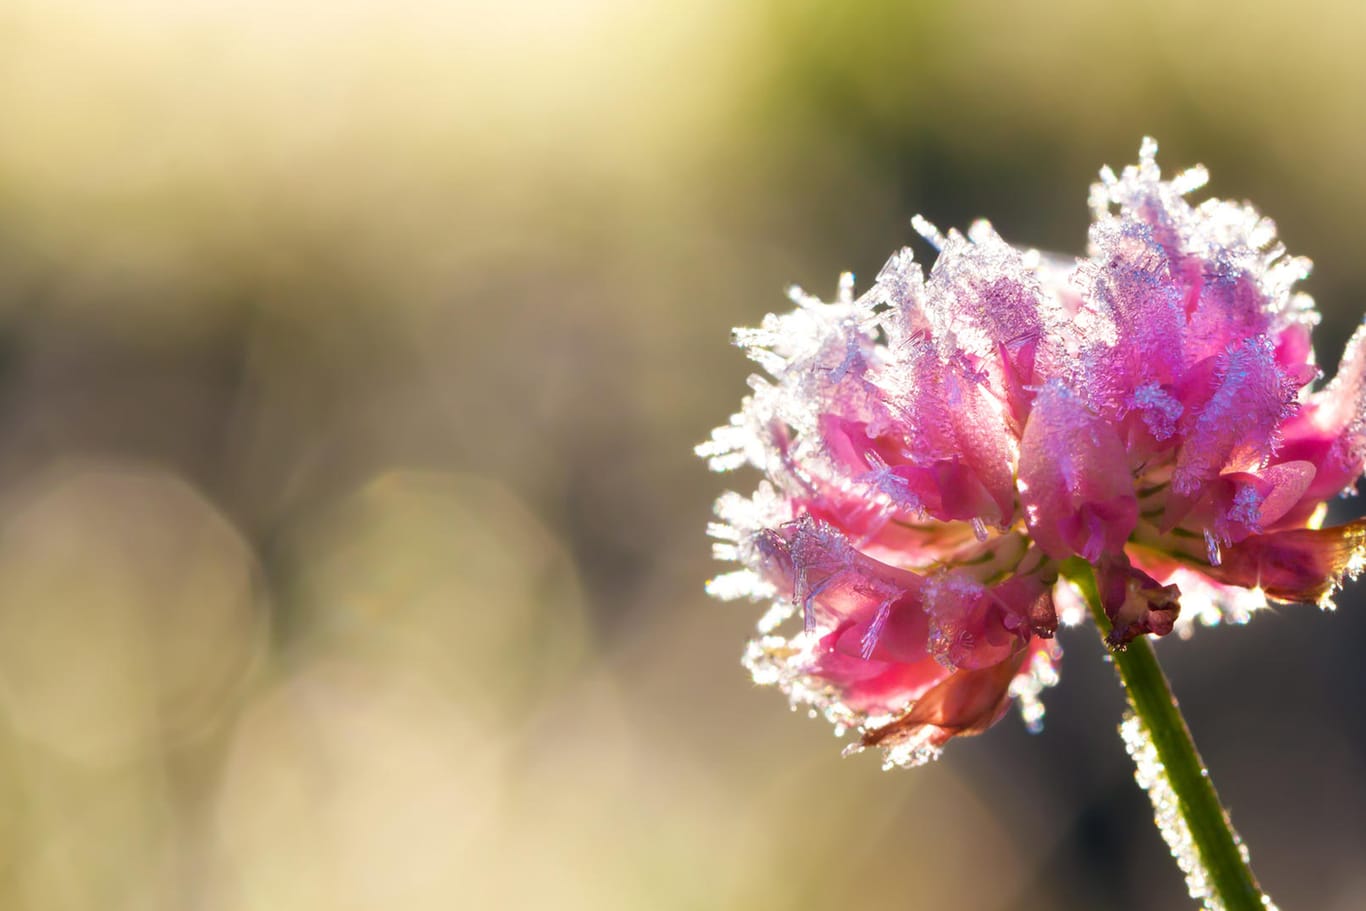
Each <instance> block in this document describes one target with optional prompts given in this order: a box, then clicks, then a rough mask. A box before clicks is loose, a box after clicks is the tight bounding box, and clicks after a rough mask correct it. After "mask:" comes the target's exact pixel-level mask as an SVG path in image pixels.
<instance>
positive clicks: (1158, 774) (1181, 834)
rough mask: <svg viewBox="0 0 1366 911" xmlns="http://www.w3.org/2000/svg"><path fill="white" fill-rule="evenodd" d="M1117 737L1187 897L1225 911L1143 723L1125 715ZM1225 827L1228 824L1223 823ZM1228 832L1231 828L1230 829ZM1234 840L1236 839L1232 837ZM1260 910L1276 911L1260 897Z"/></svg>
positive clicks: (1209, 910) (1209, 909)
mask: <svg viewBox="0 0 1366 911" xmlns="http://www.w3.org/2000/svg"><path fill="white" fill-rule="evenodd" d="M1119 736H1120V738H1121V739H1122V740H1123V741H1124V748H1125V750H1127V751H1128V753H1129V757H1130V758H1131V759H1133V761H1134V780H1135V781H1137V782H1138V786H1139V787H1141V788H1142V789H1143V790H1144V791H1147V792H1148V799H1149V800H1151V801H1152V804H1153V819H1154V820H1155V821H1156V823H1157V829H1158V831H1159V832H1161V833H1162V839H1163V841H1165V842H1166V843H1167V847H1168V848H1169V849H1170V850H1171V852H1172V857H1174V858H1176V865H1177V866H1178V867H1180V868H1181V872H1182V873H1184V874H1185V876H1186V890H1187V891H1188V892H1189V893H1190V897H1191V898H1194V899H1197V900H1198V901H1199V902H1200V904H1201V906H1202V907H1204V908H1205V909H1206V911H1224V905H1223V902H1222V901H1220V899H1219V895H1218V893H1217V891H1216V890H1215V888H1214V884H1213V883H1212V882H1211V881H1210V874H1209V871H1208V870H1207V869H1206V868H1205V865H1204V863H1203V861H1202V860H1201V857H1200V851H1199V848H1198V847H1197V846H1196V844H1195V838H1194V836H1193V835H1191V830H1190V826H1189V825H1188V824H1187V823H1186V818H1185V817H1184V816H1183V815H1182V813H1181V805H1180V800H1179V798H1178V797H1177V796H1176V790H1175V789H1174V788H1173V787H1172V783H1171V781H1170V779H1168V777H1167V770H1166V768H1165V767H1164V766H1163V765H1162V760H1161V759H1160V758H1159V756H1158V752H1157V745H1156V744H1154V743H1153V740H1152V736H1151V735H1150V734H1149V733H1148V729H1147V728H1146V727H1144V725H1143V721H1142V720H1141V719H1140V718H1139V717H1138V716H1137V715H1135V714H1134V713H1133V712H1126V713H1125V715H1124V723H1123V724H1121V725H1120V726H1119ZM1225 825H1227V820H1226V821H1225ZM1230 831H1232V828H1231V827H1230ZM1235 838H1236V836H1235ZM1237 844H1238V850H1239V851H1240V852H1241V854H1242V856H1243V863H1247V861H1248V856H1247V847H1246V846H1245V845H1244V844H1243V843H1242V841H1241V840H1238V842H1237ZM1262 907H1263V908H1264V909H1266V911H1278V909H1277V908H1276V905H1275V903H1273V902H1272V901H1271V899H1270V897H1268V896H1265V895H1264V896H1262Z"/></svg>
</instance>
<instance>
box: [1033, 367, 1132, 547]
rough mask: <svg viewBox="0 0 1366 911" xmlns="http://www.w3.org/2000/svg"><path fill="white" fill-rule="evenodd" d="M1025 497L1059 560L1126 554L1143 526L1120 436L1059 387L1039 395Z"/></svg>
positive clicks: (1041, 538) (1039, 533)
mask: <svg viewBox="0 0 1366 911" xmlns="http://www.w3.org/2000/svg"><path fill="white" fill-rule="evenodd" d="M1020 492H1021V499H1022V501H1023V503H1024V508H1025V519H1026V522H1027V523H1028V525H1029V531H1030V533H1031V534H1032V535H1033V537H1034V539H1035V541H1037V542H1038V544H1039V546H1040V547H1041V548H1043V550H1044V552H1045V553H1047V554H1048V555H1049V556H1050V557H1053V558H1055V559H1063V558H1066V557H1068V556H1071V555H1072V554H1074V553H1076V554H1080V555H1081V556H1082V557H1083V558H1085V559H1086V560H1088V561H1091V562H1094V561H1096V560H1098V559H1100V557H1101V555H1102V554H1104V553H1113V552H1118V551H1119V550H1120V549H1121V548H1122V547H1123V546H1124V541H1125V540H1126V539H1127V538H1128V537H1129V533H1130V532H1131V531H1133V529H1134V525H1135V523H1136V522H1137V520H1138V500H1137V498H1136V497H1135V496H1134V491H1133V477H1132V475H1131V473H1130V471H1129V467H1128V457H1127V455H1126V454H1125V451H1124V446H1123V444H1122V443H1121V442H1120V439H1119V436H1118V435H1117V434H1116V433H1115V431H1114V428H1113V427H1111V426H1110V425H1109V424H1108V423H1106V422H1105V421H1103V420H1101V419H1100V418H1098V417H1096V416H1095V415H1094V414H1093V413H1091V412H1090V410H1089V409H1088V408H1087V407H1086V405H1085V404H1084V403H1083V402H1082V401H1081V399H1080V398H1079V397H1078V396H1077V395H1076V394H1075V393H1073V392H1072V391H1071V390H1070V389H1068V388H1067V387H1066V386H1065V385H1063V384H1062V383H1061V382H1059V381H1056V380H1054V381H1050V382H1049V383H1048V384H1047V385H1046V386H1044V388H1043V389H1042V390H1040V391H1039V394H1038V397H1037V398H1036V399H1035V401H1034V409H1033V411H1032V412H1031V413H1030V415H1029V422H1028V423H1027V424H1026V425H1025V429H1024V435H1023V437H1022V439H1021V440H1020Z"/></svg>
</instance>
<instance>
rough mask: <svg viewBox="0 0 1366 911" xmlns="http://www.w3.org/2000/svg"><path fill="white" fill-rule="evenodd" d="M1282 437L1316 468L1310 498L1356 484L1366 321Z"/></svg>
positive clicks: (1364, 436)
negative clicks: (1331, 373) (1324, 383)
mask: <svg viewBox="0 0 1366 911" xmlns="http://www.w3.org/2000/svg"><path fill="white" fill-rule="evenodd" d="M1286 436H1287V444H1288V447H1290V448H1292V449H1293V451H1295V452H1298V453H1303V455H1302V456H1299V457H1301V458H1308V459H1311V460H1312V461H1314V463H1315V464H1316V465H1317V466H1318V471H1319V477H1318V480H1317V481H1316V483H1315V484H1314V489H1313V490H1312V491H1311V495H1312V494H1317V495H1319V498H1320V499H1322V498H1323V497H1327V496H1331V495H1333V494H1336V493H1338V492H1339V491H1343V490H1344V489H1346V490H1350V489H1352V488H1353V487H1354V486H1355V485H1356V481H1357V478H1359V477H1360V476H1361V472H1362V468H1363V467H1366V323H1364V324H1362V325H1361V326H1358V327H1357V330H1356V332H1354V333H1353V334H1352V338H1351V340H1350V341H1348V342H1347V348H1346V350H1345V351H1344V352H1343V355H1342V362H1341V363H1340V364H1339V365H1338V372H1337V375H1336V376H1334V377H1333V380H1332V382H1330V383H1328V385H1327V386H1325V387H1324V388H1323V389H1321V390H1320V391H1318V392H1316V393H1314V394H1313V395H1312V396H1310V397H1309V402H1308V405H1307V407H1306V408H1305V414H1304V416H1303V418H1302V419H1301V420H1297V421H1295V422H1293V423H1292V424H1291V426H1290V427H1289V428H1288V430H1287V433H1286Z"/></svg>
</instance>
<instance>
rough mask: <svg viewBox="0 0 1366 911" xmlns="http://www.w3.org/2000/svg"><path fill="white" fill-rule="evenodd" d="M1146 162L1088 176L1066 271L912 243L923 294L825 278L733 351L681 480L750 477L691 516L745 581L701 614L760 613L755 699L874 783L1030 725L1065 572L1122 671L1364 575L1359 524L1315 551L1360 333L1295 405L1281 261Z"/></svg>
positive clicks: (1361, 360) (1294, 299) (1351, 476)
mask: <svg viewBox="0 0 1366 911" xmlns="http://www.w3.org/2000/svg"><path fill="white" fill-rule="evenodd" d="M1156 151H1157V145H1156V143H1154V142H1153V141H1152V140H1145V141H1144V143H1143V147H1142V149H1141V151H1140V161H1139V164H1138V165H1137V166H1134V167H1129V168H1126V169H1125V170H1124V172H1123V173H1122V174H1120V175H1116V174H1114V173H1113V172H1112V171H1110V170H1109V169H1108V168H1106V169H1104V170H1102V171H1101V182H1100V183H1098V184H1096V185H1094V186H1093V187H1092V190H1091V207H1092V211H1093V216H1094V217H1093V222H1092V225H1091V229H1090V236H1089V244H1088V252H1089V256H1087V257H1086V258H1085V259H1079V260H1077V261H1076V262H1075V263H1070V264H1069V263H1064V262H1061V261H1059V260H1056V259H1053V258H1048V257H1044V256H1041V255H1039V254H1038V253H1036V252H1032V251H1026V250H1021V249H1019V248H1016V247H1013V246H1011V245H1009V244H1007V243H1006V242H1005V241H1004V240H1002V239H1001V238H1000V237H999V236H998V235H997V234H996V232H995V231H993V230H992V228H991V227H990V226H989V225H988V224H986V223H985V222H978V223H976V224H974V225H973V226H972V228H971V229H970V230H969V232H968V234H967V236H966V237H965V236H963V235H961V234H959V233H958V232H956V231H951V232H949V233H948V235H947V236H944V235H941V234H939V232H938V231H937V230H936V229H934V228H933V227H932V226H929V225H927V224H926V223H924V222H923V221H920V220H917V222H916V225H917V227H918V228H919V229H921V232H922V233H923V234H925V236H926V238H927V239H928V240H930V241H931V243H933V244H934V245H935V246H937V247H938V249H939V255H938V258H937V259H936V261H935V263H934V265H933V266H932V267H931V269H930V271H929V275H928V277H926V276H925V275H924V274H923V273H922V270H921V268H920V266H919V265H918V264H917V263H916V262H915V260H914V258H913V255H912V253H911V251H910V250H909V249H903V250H901V251H899V252H897V253H896V254H894V255H893V256H892V258H891V259H890V260H889V261H888V262H887V264H886V266H884V267H883V269H882V271H881V272H880V273H879V274H878V276H877V278H876V280H875V281H874V283H873V285H872V287H871V288H869V289H868V290H867V291H866V292H865V293H863V294H862V295H861V296H859V297H857V298H856V297H855V296H854V291H853V278H852V276H849V275H846V276H844V277H843V278H842V280H841V283H840V291H839V294H838V296H837V298H836V300H835V301H834V302H831V303H824V302H822V301H819V300H817V299H815V298H812V297H810V296H808V295H806V294H805V293H803V292H801V291H800V290H795V289H794V291H793V292H792V294H791V296H792V299H793V301H794V303H795V305H796V306H795V309H794V310H792V311H791V312H789V313H786V314H782V315H769V316H767V317H765V319H764V320H763V322H762V324H761V325H760V327H759V328H757V329H739V330H736V333H735V339H736V342H737V343H738V344H739V345H740V346H741V347H743V348H744V349H746V351H747V352H748V353H749V355H750V357H751V358H753V359H754V360H755V361H756V362H758V363H759V365H760V366H761V367H762V368H763V369H764V371H765V372H766V373H767V374H768V376H767V377H763V376H754V377H751V380H750V386H751V388H752V392H751V394H750V395H749V396H748V397H747V398H746V399H745V400H744V404H743V407H742V408H741V410H740V412H739V413H738V414H736V415H735V416H734V417H733V418H732V419H731V421H730V423H729V424H728V425H726V426H724V427H721V428H718V429H717V430H716V431H714V432H713V434H712V438H711V440H710V441H709V442H707V443H705V444H703V445H702V446H699V447H698V453H699V454H700V455H702V456H704V457H706V458H707V459H709V460H710V463H711V465H712V467H713V468H714V469H717V470H728V469H733V468H738V467H741V466H743V465H752V466H754V467H756V468H758V469H759V470H760V471H761V472H762V473H763V475H764V476H765V477H764V480H763V481H761V482H760V485H759V487H758V489H757V490H756V491H755V492H754V493H753V494H752V495H751V496H749V497H744V496H741V495H739V494H735V493H729V494H726V495H725V496H723V497H722V498H721V499H720V500H719V501H718V503H717V519H718V520H717V522H715V523H714V524H713V525H712V527H711V533H712V534H713V536H714V537H716V538H717V539H718V544H717V547H716V552H717V556H718V557H719V558H721V559H723V560H729V561H736V562H738V563H740V564H741V565H742V568H741V569H739V570H737V571H735V572H730V573H727V574H724V575H721V576H718V577H717V578H715V579H713V580H712V581H711V583H709V590H710V591H711V592H712V593H713V594H715V595H717V596H719V597H726V598H729V597H746V596H748V597H751V598H754V599H757V600H767V601H770V602H771V603H772V607H771V609H770V610H769V611H768V613H767V614H766V615H765V616H764V619H763V620H762V621H761V622H760V625H759V634H758V636H757V638H755V639H754V640H753V641H752V642H751V643H750V645H749V648H748V649H747V651H746V653H745V664H746V665H747V666H748V667H749V669H750V670H751V672H752V673H753V675H754V679H755V680H756V681H757V682H759V683H764V684H776V685H777V686H779V687H781V688H782V689H783V690H784V691H785V692H786V693H787V694H788V696H789V698H790V699H791V700H792V702H793V704H794V706H795V705H797V704H807V705H809V706H810V707H811V708H812V710H814V711H819V712H821V713H823V714H824V715H825V716H826V717H827V718H829V719H830V720H831V721H832V722H834V723H835V724H836V725H837V727H838V728H839V729H840V730H841V731H842V730H843V729H845V728H855V729H857V731H858V733H859V741H858V743H857V744H856V745H855V746H856V747H857V746H860V745H863V746H870V745H878V746H881V747H884V748H886V750H887V759H888V762H889V763H895V764H916V763H919V762H922V761H924V760H926V759H929V758H932V757H933V756H935V755H937V754H938V751H939V749H940V748H941V747H942V746H943V744H944V743H945V742H947V741H948V740H949V739H951V738H952V737H955V736H960V735H966V734H976V733H980V732H981V731H983V730H985V729H986V728H988V727H990V726H991V725H992V724H994V723H995V722H996V721H997V720H998V719H999V718H1000V717H1001V716H1002V715H1003V714H1004V713H1005V711H1006V709H1007V708H1008V706H1009V704H1010V703H1011V701H1012V700H1018V701H1019V702H1020V703H1021V706H1022V708H1023V709H1024V712H1025V716H1026V720H1027V721H1029V722H1030V723H1031V725H1033V724H1036V723H1037V721H1038V719H1039V718H1040V717H1041V715H1042V707H1041V706H1040V705H1039V704H1038V694H1039V692H1040V691H1041V690H1042V689H1043V688H1044V687H1045V686H1048V685H1051V684H1052V683H1053V682H1054V680H1055V679H1056V677H1055V674H1054V663H1055V662H1056V660H1057V659H1058V658H1059V657H1060V652H1059V651H1058V650H1057V648H1056V646H1054V644H1053V643H1052V641H1051V640H1052V637H1053V634H1054V631H1055V630H1056V628H1057V624H1058V617H1059V614H1060V613H1062V614H1063V615H1064V617H1066V616H1067V615H1068V613H1069V609H1070V608H1071V607H1072V606H1074V605H1075V603H1076V593H1075V591H1074V590H1073V589H1072V588H1071V587H1070V583H1069V582H1068V581H1067V580H1066V579H1065V578H1064V577H1063V575H1062V573H1063V571H1064V570H1065V569H1066V567H1067V566H1069V565H1076V561H1085V562H1086V563H1089V564H1090V565H1091V566H1092V567H1093V568H1094V572H1095V576H1096V579H1097V588H1098V591H1099V595H1100V598H1101V601H1102V605H1103V607H1104V610H1105V613H1106V615H1107V616H1108V617H1109V619H1110V622H1111V626H1112V631H1111V633H1110V638H1109V642H1110V644H1111V645H1112V646H1113V647H1115V648H1123V647H1124V646H1125V644H1126V643H1128V642H1130V641H1132V640H1133V639H1134V638H1135V637H1137V636H1143V635H1153V636H1163V635H1166V634H1167V633H1169V632H1171V631H1172V630H1173V629H1179V630H1184V629H1188V628H1189V625H1190V623H1191V621H1192V619H1194V618H1199V619H1201V620H1202V621H1204V622H1207V623H1209V622H1217V621H1218V620H1220V619H1226V620H1233V621H1239V622H1241V621H1242V620H1245V619H1246V617H1247V616H1248V614H1249V612H1250V611H1252V610H1255V609H1256V608H1258V607H1262V606H1265V605H1266V603H1267V599H1268V598H1270V599H1274V600H1278V601H1292V602H1293V601H1312V602H1316V603H1318V604H1320V605H1323V606H1330V605H1331V600H1330V599H1331V596H1332V594H1333V593H1334V592H1335V591H1336V590H1337V588H1338V587H1339V586H1340V584H1341V581H1342V578H1343V576H1344V575H1345V574H1354V573H1355V572H1356V570H1357V569H1358V568H1359V565H1360V563H1361V561H1362V559H1363V553H1366V524H1363V523H1362V522H1356V523H1352V524H1349V525H1346V526H1342V527H1338V528H1320V527H1319V525H1320V523H1321V521H1322V518H1323V514H1324V503H1325V501H1326V500H1327V499H1329V498H1331V497H1333V496H1335V495H1337V494H1339V493H1342V492H1345V491H1348V490H1350V489H1352V487H1353V486H1354V485H1355V483H1356V480H1357V478H1358V477H1359V476H1360V475H1361V473H1362V469H1363V463H1364V462H1366V327H1363V329H1362V330H1359V331H1358V332H1357V334H1356V335H1355V336H1354V337H1353V339H1352V341H1351V342H1350V343H1349V346H1348V349H1347V352H1346V354H1345V356H1344V358H1343V361H1342V368H1341V370H1340V371H1339V373H1338V376H1337V377H1336V378H1335V379H1334V380H1333V381H1332V382H1331V383H1328V384H1327V385H1326V386H1325V387H1323V388H1322V389H1320V390H1319V391H1313V388H1312V387H1313V384H1314V383H1315V381H1316V380H1317V379H1318V378H1319V376H1320V372H1319V370H1318V369H1317V368H1316V367H1315V366H1314V357H1313V349H1312V347H1311V345H1310V330H1311V328H1312V327H1313V325H1314V324H1315V322H1316V321H1317V319H1318V315H1317V313H1316V312H1315V310H1314V308H1313V302H1312V301H1311V300H1310V299H1309V297H1308V296H1306V295H1304V294H1302V293H1297V292H1295V291H1294V285H1295V283H1296V282H1297V281H1298V280H1300V279H1302V278H1304V277H1305V276H1306V275H1307V274H1308V271H1309V263H1308V261H1306V260H1304V259H1300V258H1295V257H1289V256H1286V255H1285V250H1284V248H1283V247H1282V246H1281V245H1280V244H1279V243H1278V242H1277V240H1276V233H1275V226H1274V225H1273V224H1272V223H1271V221H1270V220H1268V219H1266V218H1264V217H1262V216H1261V215H1259V214H1258V213H1257V212H1256V210H1254V209H1252V208H1251V207H1250V206H1246V205H1237V204H1234V203H1230V202H1225V201H1221V200H1209V201H1206V202H1204V203H1201V204H1200V205H1197V206H1192V205H1191V204H1190V203H1189V202H1187V200H1186V196H1187V195H1188V194H1189V193H1190V192H1191V191H1192V190H1195V189H1197V188H1198V187H1200V186H1202V185H1203V184H1204V182H1205V179H1206V175H1205V172H1204V171H1203V169H1200V168H1195V169H1192V170H1189V171H1186V172H1184V173H1182V174H1180V175H1178V176H1176V177H1175V178H1174V179H1172V180H1162V178H1161V173H1160V171H1159V170H1158V167H1157V164H1156V161H1155V155H1156ZM1183 602H1184V603H1183Z"/></svg>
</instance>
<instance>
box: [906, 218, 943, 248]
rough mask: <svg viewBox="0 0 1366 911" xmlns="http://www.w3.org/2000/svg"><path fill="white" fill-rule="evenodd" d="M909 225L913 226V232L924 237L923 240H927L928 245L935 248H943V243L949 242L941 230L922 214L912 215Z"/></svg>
mask: <svg viewBox="0 0 1366 911" xmlns="http://www.w3.org/2000/svg"><path fill="white" fill-rule="evenodd" d="M911 227H912V228H915V233H917V234H919V235H920V236H921V237H923V238H925V240H926V241H928V242H929V245H930V246H931V247H934V248H935V249H936V250H942V249H944V245H945V244H947V243H948V242H949V241H948V238H946V237H945V236H944V234H943V232H942V231H940V230H939V228H938V227H936V226H935V224H934V223H933V222H931V221H930V220H929V219H927V218H925V217H924V216H923V215H915V216H912V218H911Z"/></svg>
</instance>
